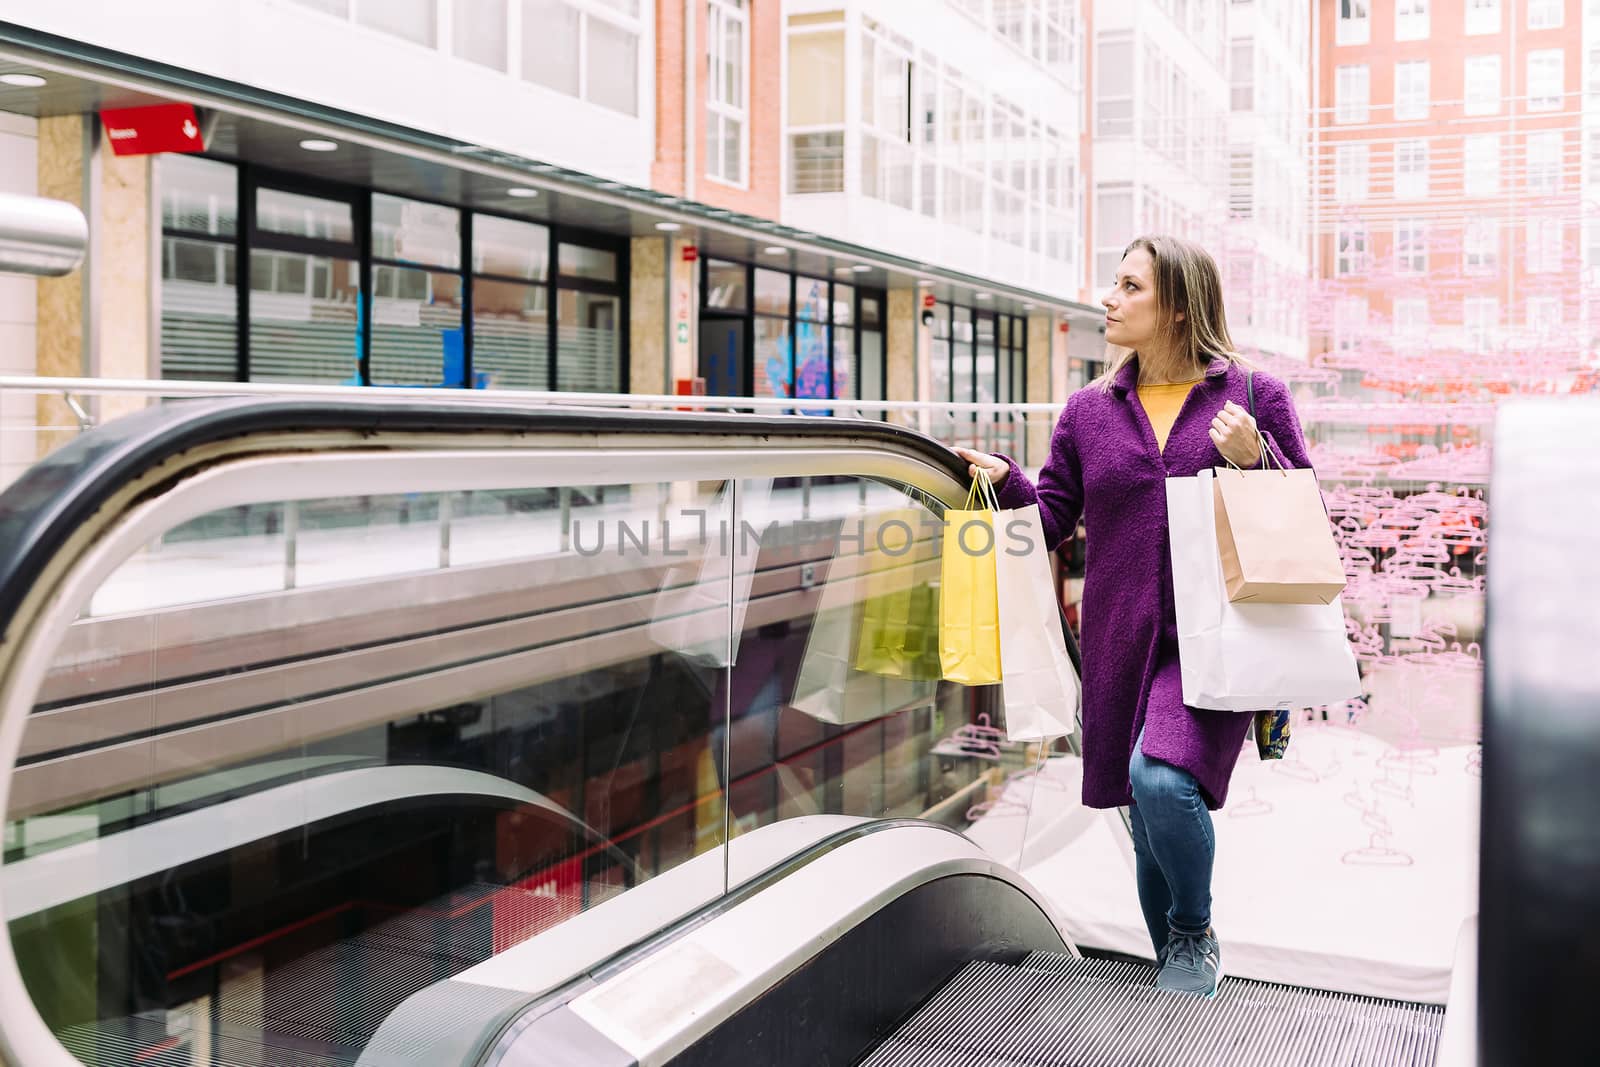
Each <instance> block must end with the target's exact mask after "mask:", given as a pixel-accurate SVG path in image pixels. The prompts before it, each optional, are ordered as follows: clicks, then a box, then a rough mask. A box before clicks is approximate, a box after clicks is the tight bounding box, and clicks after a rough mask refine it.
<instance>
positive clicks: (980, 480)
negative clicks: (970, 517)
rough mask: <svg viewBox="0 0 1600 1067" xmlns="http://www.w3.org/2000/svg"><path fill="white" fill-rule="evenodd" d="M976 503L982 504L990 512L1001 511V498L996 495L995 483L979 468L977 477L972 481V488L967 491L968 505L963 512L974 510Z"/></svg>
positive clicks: (985, 471)
mask: <svg viewBox="0 0 1600 1067" xmlns="http://www.w3.org/2000/svg"><path fill="white" fill-rule="evenodd" d="M974 503H981V504H982V505H983V506H984V507H985V508H988V509H989V510H990V511H999V510H1000V498H999V497H998V496H997V495H995V491H994V482H993V481H991V480H990V478H989V472H988V471H987V470H985V469H984V468H983V467H979V468H978V473H977V475H976V476H975V477H974V478H973V479H972V488H970V489H968V490H967V505H966V507H965V508H964V509H963V510H965V511H971V510H973V507H972V505H973V504H974Z"/></svg>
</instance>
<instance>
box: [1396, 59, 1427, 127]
mask: <svg viewBox="0 0 1600 1067" xmlns="http://www.w3.org/2000/svg"><path fill="white" fill-rule="evenodd" d="M1394 117H1395V120H1396V121H1399V122H1405V121H1407V120H1410V119H1425V118H1427V117H1428V61H1427V60H1425V59H1422V60H1415V61H1412V62H1407V63H1396V64H1395V65H1394Z"/></svg>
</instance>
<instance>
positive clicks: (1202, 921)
mask: <svg viewBox="0 0 1600 1067" xmlns="http://www.w3.org/2000/svg"><path fill="white" fill-rule="evenodd" d="M1128 781H1129V782H1130V783H1131V784H1132V786H1133V804H1131V805H1130V806H1129V808H1128V814H1129V816H1130V817H1131V818H1132V822H1133V853H1134V859H1135V863H1134V874H1135V878H1136V879H1137V881H1138V883H1139V907H1140V909H1141V910H1142V911H1143V912H1144V924H1145V926H1146V927H1148V928H1149V930H1150V942H1151V944H1153V945H1154V946H1155V950H1156V955H1157V957H1159V956H1160V954H1161V950H1162V949H1163V948H1165V947H1166V945H1167V938H1168V936H1169V930H1170V931H1176V932H1178V933H1181V934H1203V933H1205V931H1206V928H1207V927H1209V926H1210V925H1211V866H1212V862H1213V860H1214V859H1215V858H1216V851H1217V842H1216V837H1215V835H1214V834H1213V832H1212V829H1211V812H1209V811H1208V810H1206V801H1205V797H1203V796H1201V794H1200V786H1199V784H1198V783H1196V782H1195V780H1194V776H1193V775H1191V774H1190V773H1189V772H1188V771H1185V770H1180V769H1179V768H1177V767H1174V766H1172V765H1171V764H1167V763H1162V762H1160V761H1159V760H1153V759H1147V758H1146V757H1145V754H1144V731H1143V730H1142V729H1141V730H1140V731H1139V739H1138V740H1137V741H1135V742H1134V745H1133V756H1132V757H1131V758H1130V759H1129V760H1128Z"/></svg>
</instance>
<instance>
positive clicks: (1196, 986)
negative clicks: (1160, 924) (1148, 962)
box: [1156, 926, 1222, 1000]
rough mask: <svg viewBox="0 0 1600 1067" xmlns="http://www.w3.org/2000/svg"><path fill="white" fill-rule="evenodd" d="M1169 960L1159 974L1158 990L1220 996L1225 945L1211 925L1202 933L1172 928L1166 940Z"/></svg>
mask: <svg viewBox="0 0 1600 1067" xmlns="http://www.w3.org/2000/svg"><path fill="white" fill-rule="evenodd" d="M1165 956H1166V959H1165V961H1164V962H1163V963H1162V965H1161V973H1160V974H1158V975H1157V976H1156V988H1157V989H1171V990H1173V991H1174V992H1178V993H1197V994H1199V995H1200V996H1202V997H1205V998H1206V999H1207V1000H1209V999H1211V998H1212V997H1214V996H1216V995H1217V986H1218V983H1220V982H1221V981H1222V948H1221V946H1220V945H1218V944H1217V935H1216V932H1215V931H1214V930H1212V929H1211V927H1209V926H1208V927H1206V932H1205V933H1203V934H1180V933H1178V932H1177V931H1173V933H1172V936H1171V937H1170V938H1168V939H1167V948H1166V952H1165Z"/></svg>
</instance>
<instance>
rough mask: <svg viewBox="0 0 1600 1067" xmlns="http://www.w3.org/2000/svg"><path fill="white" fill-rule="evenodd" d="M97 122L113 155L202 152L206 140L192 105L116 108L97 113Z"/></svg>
mask: <svg viewBox="0 0 1600 1067" xmlns="http://www.w3.org/2000/svg"><path fill="white" fill-rule="evenodd" d="M100 121H101V122H102V123H103V124H104V125H105V130H106V140H107V141H109V142H111V151H112V153H113V154H114V155H119V156H148V155H154V154H156V153H158V152H203V151H205V147H206V145H205V138H204V137H203V136H202V135H201V131H200V120H199V118H198V117H196V115H195V113H194V106H193V105H192V104H156V105H154V106H151V107H124V108H115V109H111V110H107V111H102V112H100Z"/></svg>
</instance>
